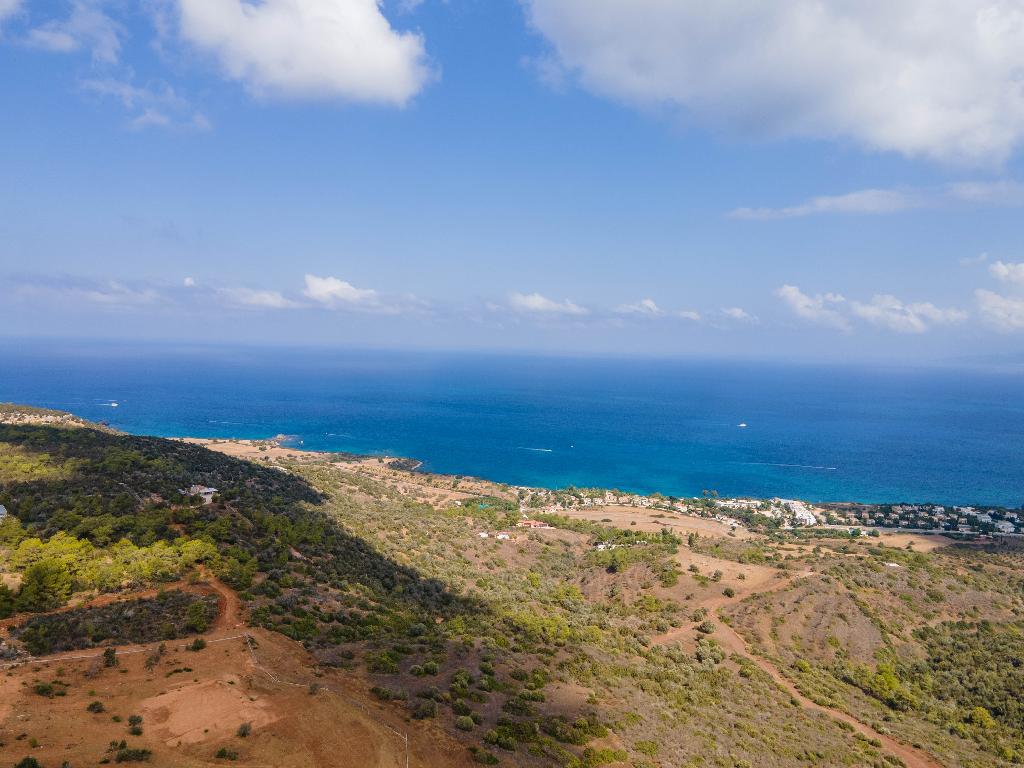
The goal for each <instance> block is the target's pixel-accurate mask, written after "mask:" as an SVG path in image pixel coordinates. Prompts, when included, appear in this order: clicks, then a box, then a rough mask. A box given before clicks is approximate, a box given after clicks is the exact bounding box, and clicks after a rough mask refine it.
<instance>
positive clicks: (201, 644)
mask: <svg viewBox="0 0 1024 768" xmlns="http://www.w3.org/2000/svg"><path fill="white" fill-rule="evenodd" d="M185 647H186V648H188V649H189V650H190V651H201V650H203V648H205V647H206V641H205V640H203V638H201V637H197V638H196V639H195V640H193V641H192V642H191V643H189V644H188V645H187V646H185Z"/></svg>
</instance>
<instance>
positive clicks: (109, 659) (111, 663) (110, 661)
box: [103, 648, 117, 667]
mask: <svg viewBox="0 0 1024 768" xmlns="http://www.w3.org/2000/svg"><path fill="white" fill-rule="evenodd" d="M103 666H104V667H116V666H117V649H116V648H106V649H104V651H103Z"/></svg>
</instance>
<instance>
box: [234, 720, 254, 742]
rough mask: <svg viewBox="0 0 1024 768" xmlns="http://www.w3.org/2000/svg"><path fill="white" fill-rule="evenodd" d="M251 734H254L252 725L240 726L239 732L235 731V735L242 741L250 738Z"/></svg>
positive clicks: (243, 724) (244, 724)
mask: <svg viewBox="0 0 1024 768" xmlns="http://www.w3.org/2000/svg"><path fill="white" fill-rule="evenodd" d="M250 733H252V723H242V724H241V725H240V726H238V730H237V731H235V735H236V736H238V738H240V739H244V738H246V737H248V735H249V734H250Z"/></svg>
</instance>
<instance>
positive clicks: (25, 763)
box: [14, 757, 40, 768]
mask: <svg viewBox="0 0 1024 768" xmlns="http://www.w3.org/2000/svg"><path fill="white" fill-rule="evenodd" d="M14 768H40V765H39V761H38V760H36V759H35V758H34V757H23V758H21V760H19V761H18V762H17V763H15V764H14Z"/></svg>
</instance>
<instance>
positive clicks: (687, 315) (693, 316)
mask: <svg viewBox="0 0 1024 768" xmlns="http://www.w3.org/2000/svg"><path fill="white" fill-rule="evenodd" d="M675 315H676V317H681V318H683V319H684V320H692V321H693V322H695V323H699V322H700V321H701V316H700V312H698V311H696V310H694V309H680V310H679V311H678V312H676V313H675Z"/></svg>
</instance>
